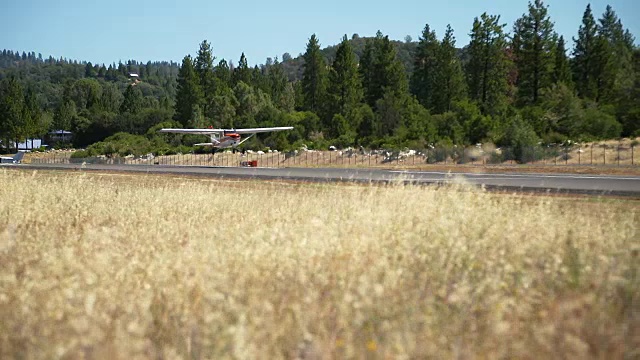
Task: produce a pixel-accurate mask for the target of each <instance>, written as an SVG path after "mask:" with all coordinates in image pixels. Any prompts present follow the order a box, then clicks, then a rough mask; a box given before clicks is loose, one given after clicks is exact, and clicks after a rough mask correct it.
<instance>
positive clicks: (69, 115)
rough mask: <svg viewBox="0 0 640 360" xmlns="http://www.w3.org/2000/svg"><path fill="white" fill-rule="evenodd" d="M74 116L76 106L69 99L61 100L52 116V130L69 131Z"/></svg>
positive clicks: (75, 114)
mask: <svg viewBox="0 0 640 360" xmlns="http://www.w3.org/2000/svg"><path fill="white" fill-rule="evenodd" d="M76 116H77V110H76V104H75V103H74V102H73V101H72V100H70V99H63V100H62V102H61V103H60V105H59V106H58V107H57V109H56V111H55V113H54V115H53V128H54V130H65V131H69V130H71V126H72V124H73V122H74V119H75V117H76Z"/></svg>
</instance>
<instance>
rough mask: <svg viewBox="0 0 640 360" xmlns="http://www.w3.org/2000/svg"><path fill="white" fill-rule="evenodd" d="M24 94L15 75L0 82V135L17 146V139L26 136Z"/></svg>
mask: <svg viewBox="0 0 640 360" xmlns="http://www.w3.org/2000/svg"><path fill="white" fill-rule="evenodd" d="M24 107H25V106H24V94H23V92H22V86H20V83H18V80H16V78H15V77H10V78H6V79H4V80H2V82H1V83H0V137H2V138H3V140H10V141H13V142H14V143H15V146H16V147H17V143H18V140H20V139H24V138H25V137H26V136H27V132H28V130H27V123H26V122H25V119H24V113H23V112H24Z"/></svg>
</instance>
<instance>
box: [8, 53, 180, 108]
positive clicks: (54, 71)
mask: <svg viewBox="0 0 640 360" xmlns="http://www.w3.org/2000/svg"><path fill="white" fill-rule="evenodd" d="M178 69H179V64H178V63H175V62H166V61H162V62H147V63H146V64H145V63H142V62H138V61H135V60H129V61H127V62H126V63H122V62H119V63H118V64H116V63H112V64H108V65H105V64H91V63H90V62H86V61H78V60H69V59H65V58H60V59H54V58H53V57H51V56H49V57H48V58H43V56H42V55H41V54H37V55H36V53H35V52H29V53H26V52H24V51H23V52H22V53H20V52H19V51H12V50H6V49H5V50H2V51H1V52H0V80H2V79H3V78H6V77H7V76H10V75H11V76H16V77H17V78H18V79H19V81H20V82H21V83H22V84H23V86H25V87H29V88H31V89H33V90H34V91H35V92H36V93H37V94H38V101H39V103H40V105H41V106H42V107H43V108H44V109H46V110H51V109H53V108H54V107H55V106H56V105H57V104H58V103H60V100H61V99H62V93H63V90H64V86H65V84H67V83H68V82H72V81H75V80H79V79H82V78H94V79H96V80H97V81H99V82H110V83H114V84H116V85H117V87H118V88H119V89H120V90H121V92H124V90H125V88H126V87H127V86H128V85H129V84H130V83H131V81H130V80H129V74H130V73H136V74H138V75H139V76H140V78H141V79H142V80H143V82H142V83H140V84H139V88H140V90H141V91H142V93H143V95H144V96H151V97H155V98H157V99H160V98H162V97H163V96H166V97H168V98H173V97H174V96H175V87H176V77H177V75H178Z"/></svg>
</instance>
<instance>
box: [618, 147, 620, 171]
mask: <svg viewBox="0 0 640 360" xmlns="http://www.w3.org/2000/svg"><path fill="white" fill-rule="evenodd" d="M618 166H620V144H618Z"/></svg>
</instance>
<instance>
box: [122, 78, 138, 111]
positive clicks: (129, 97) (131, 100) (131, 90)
mask: <svg viewBox="0 0 640 360" xmlns="http://www.w3.org/2000/svg"><path fill="white" fill-rule="evenodd" d="M143 100H144V98H143V96H142V92H141V91H140V89H138V87H137V86H135V85H129V86H127V89H126V90H125V92H124V99H123V101H122V104H121V105H120V113H121V114H122V113H130V114H133V115H135V114H137V113H138V112H140V110H142V107H143V106H142V104H143Z"/></svg>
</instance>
